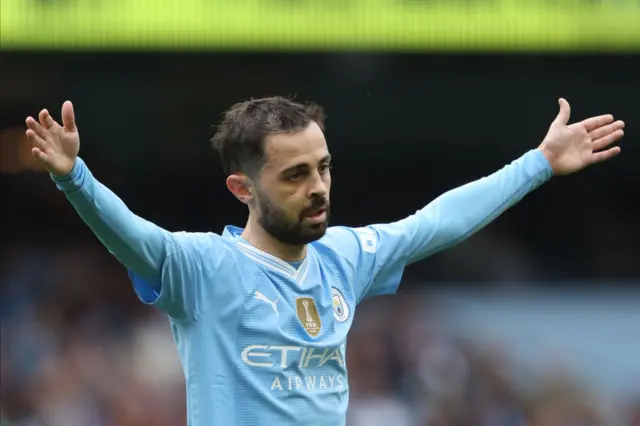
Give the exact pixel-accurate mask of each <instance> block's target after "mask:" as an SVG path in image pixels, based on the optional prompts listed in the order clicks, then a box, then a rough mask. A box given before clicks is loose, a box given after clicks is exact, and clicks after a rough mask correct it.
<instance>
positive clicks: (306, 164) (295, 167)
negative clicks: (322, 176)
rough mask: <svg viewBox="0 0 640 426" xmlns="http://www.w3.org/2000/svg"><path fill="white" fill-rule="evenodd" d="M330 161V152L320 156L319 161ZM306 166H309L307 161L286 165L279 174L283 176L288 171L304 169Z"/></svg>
mask: <svg viewBox="0 0 640 426" xmlns="http://www.w3.org/2000/svg"><path fill="white" fill-rule="evenodd" d="M330 161H331V154H327V155H326V156H324V157H323V158H322V160H320V163H328V162H330ZM308 168H309V164H308V163H299V164H296V165H294V166H291V167H287V168H286V169H284V170H283V171H281V172H280V173H279V174H280V175H281V176H284V175H287V174H288V173H291V172H293V171H297V170H304V169H308Z"/></svg>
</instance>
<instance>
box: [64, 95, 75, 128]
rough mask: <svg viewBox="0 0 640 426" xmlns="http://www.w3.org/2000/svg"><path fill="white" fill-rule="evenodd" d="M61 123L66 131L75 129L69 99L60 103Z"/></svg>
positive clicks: (71, 105)
mask: <svg viewBox="0 0 640 426" xmlns="http://www.w3.org/2000/svg"><path fill="white" fill-rule="evenodd" d="M62 125H63V126H64V129H65V130H66V131H68V132H73V131H75V130H76V116H75V114H74V113H73V104H72V103H71V101H66V102H65V103H64V104H62Z"/></svg>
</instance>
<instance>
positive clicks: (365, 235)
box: [317, 226, 378, 256]
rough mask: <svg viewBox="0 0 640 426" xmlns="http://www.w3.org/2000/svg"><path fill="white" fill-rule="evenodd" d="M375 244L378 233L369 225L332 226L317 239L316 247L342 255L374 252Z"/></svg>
mask: <svg viewBox="0 0 640 426" xmlns="http://www.w3.org/2000/svg"><path fill="white" fill-rule="evenodd" d="M377 244H378V234H377V232H376V230H375V229H374V228H373V227H370V226H364V227H358V228H352V227H348V226H332V227H330V228H329V229H328V230H327V233H326V234H325V235H324V236H323V237H322V238H321V239H320V240H318V241H317V246H318V247H321V248H323V249H325V250H330V251H334V252H337V253H338V254H340V255H342V256H345V255H349V254H351V255H359V254H360V253H375V251H376V248H377Z"/></svg>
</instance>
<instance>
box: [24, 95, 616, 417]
mask: <svg viewBox="0 0 640 426" xmlns="http://www.w3.org/2000/svg"><path fill="white" fill-rule="evenodd" d="M569 112H570V111H569V104H568V103H567V102H566V101H565V100H563V99H560V113H559V114H558V116H557V118H556V119H555V121H554V122H553V123H552V124H551V127H550V129H549V132H548V134H547V136H546V137H545V139H544V140H543V142H542V144H541V145H540V146H539V147H538V149H535V150H531V151H530V152H527V153H526V154H524V155H523V156H522V157H520V158H519V159H518V160H516V161H514V162H513V163H511V164H510V165H508V166H506V167H504V168H503V169H502V170H500V171H498V172H496V173H494V174H492V175H491V176H488V177H485V178H483V179H480V180H478V181H475V182H472V183H469V184H467V185H465V186H462V187H460V188H457V189H454V190H452V191H450V192H447V193H445V194H444V195H442V196H441V197H439V198H438V199H436V200H435V201H433V202H432V203H430V204H428V205H427V206H426V207H424V208H423V209H421V210H419V211H418V212H416V213H415V214H414V215H412V216H409V217H407V218H406V219H403V220H400V221H398V222H395V223H390V224H380V225H372V226H367V227H363V228H358V229H353V228H348V227H328V218H329V209H330V204H329V192H330V188H331V173H330V168H331V156H330V154H329V150H328V148H327V143H326V141H325V138H324V135H323V125H324V115H323V112H322V109H321V108H320V107H318V106H316V105H313V104H310V105H302V104H299V103H295V102H293V101H291V100H288V99H284V98H280V97H275V98H265V99H256V100H251V101H247V102H244V103H240V104H237V105H235V106H233V107H232V108H231V109H230V110H229V111H228V112H227V113H226V115H225V117H224V119H223V121H222V123H221V125H220V126H219V127H218V130H217V133H216V135H215V137H214V139H213V142H214V146H215V147H216V149H217V150H218V151H219V152H220V154H221V157H222V164H223V166H224V169H225V172H226V173H227V176H228V177H227V179H226V184H227V187H228V189H229V190H230V191H231V192H232V193H233V195H235V197H236V198H237V199H238V200H240V201H241V202H242V203H244V204H246V205H247V206H248V209H249V218H248V221H247V224H246V227H245V228H244V229H241V228H237V227H233V226H228V227H226V229H225V230H224V233H223V234H222V235H217V234H213V233H186V232H168V231H166V230H164V229H161V228H159V227H157V226H156V225H154V224H152V223H150V222H147V221H145V220H144V219H141V218H140V217H138V216H136V215H135V214H133V213H132V212H130V211H129V210H128V209H127V207H126V206H125V205H124V203H123V202H122V201H121V200H120V199H119V198H118V197H117V196H116V195H114V194H113V193H112V192H111V191H109V190H108V189H107V188H106V187H104V186H103V185H102V184H100V183H99V182H98V181H97V180H96V179H95V178H94V177H93V176H92V174H91V172H90V171H89V169H88V168H87V166H86V165H85V163H84V162H83V161H82V160H81V159H80V158H79V157H77V155H78V151H79V136H78V129H77V127H76V124H75V119H74V113H73V107H72V105H71V103H70V102H65V103H64V105H63V106H62V126H60V125H59V124H57V123H56V122H55V121H54V120H53V118H52V117H51V115H50V114H49V113H48V112H47V110H43V111H41V112H40V114H39V121H36V120H35V119H33V118H31V117H29V118H27V127H28V129H27V133H26V134H27V136H28V138H29V139H30V140H31V141H32V143H33V144H34V148H33V155H34V156H35V157H36V158H38V159H39V160H40V161H41V162H42V163H43V164H44V165H45V166H46V167H47V169H48V170H49V171H50V172H51V176H52V178H53V180H54V181H55V182H56V184H57V186H58V188H59V189H60V190H62V191H63V192H64V193H65V195H66V196H67V198H68V199H69V201H70V202H71V203H72V204H73V206H74V207H75V209H76V210H77V211H78V213H79V214H80V216H81V217H82V219H83V220H84V221H85V222H86V223H87V225H88V226H89V227H90V228H91V229H92V230H93V232H94V233H95V235H96V236H97V237H98V238H99V239H100V241H101V242H102V243H103V244H104V245H105V246H106V247H107V249H108V250H109V251H110V252H111V253H112V254H113V255H114V256H115V257H116V258H118V260H119V261H120V262H121V263H122V264H123V265H124V266H125V267H126V268H127V269H128V270H129V273H130V276H131V279H132V282H133V285H134V288H135V291H136V292H137V294H138V296H139V297H140V299H141V300H142V301H143V302H145V303H148V304H152V305H155V306H157V307H158V308H160V309H162V310H164V311H165V312H166V313H167V315H168V316H169V318H170V322H171V327H172V330H173V334H174V338H175V341H176V344H177V346H178V351H179V354H180V358H181V362H182V367H183V370H184V374H185V377H186V382H187V407H188V424H189V425H190V426H205V425H206V426H211V425H222V426H227V425H251V426H259V425H293V424H296V425H298V424H300V425H331V426H336V425H344V424H345V414H346V410H347V403H348V397H349V395H348V382H347V370H346V366H345V351H346V345H345V342H346V337H347V333H348V331H349V328H350V326H351V323H352V320H353V315H354V311H355V309H356V305H357V304H358V303H359V302H360V301H362V300H363V299H364V298H365V297H370V296H375V295H382V294H390V293H394V292H395V291H396V288H397V286H398V284H399V282H400V279H401V276H402V272H403V269H404V267H405V266H406V265H407V264H410V263H413V262H417V261H419V260H421V259H424V258H425V257H427V256H429V255H431V254H433V253H435V252H437V251H440V250H443V249H445V248H447V247H451V246H452V245H454V244H456V243H458V242H460V241H462V240H463V239H465V238H467V237H468V236H470V235H471V234H473V233H474V232H476V231H477V230H479V229H480V228H482V227H483V226H484V225H486V224H487V223H489V222H490V221H491V220H493V219H494V218H496V217H497V216H498V215H499V214H500V213H502V212H503V211H505V210H506V209H507V208H509V207H510V206H512V205H513V204H515V203H516V202H517V201H519V200H520V199H521V198H522V197H523V196H524V195H525V194H527V193H528V192H530V191H532V190H534V189H535V188H537V187H539V186H540V185H541V184H542V183H544V182H545V181H547V180H548V179H549V178H551V176H552V175H554V174H555V175H565V174H569V173H573V172H576V171H578V170H581V169H583V168H585V167H587V166H589V165H591V164H594V163H597V162H601V161H604V160H607V159H609V158H611V157H613V156H615V155H616V154H618V153H619V152H620V149H619V148H618V147H613V148H608V149H606V148H607V147H609V146H610V145H611V144H612V143H613V142H615V141H616V140H618V139H620V138H621V137H622V136H623V131H622V129H623V127H624V123H623V122H621V121H615V122H614V120H613V117H612V116H611V115H603V116H599V117H593V118H589V119H587V120H584V121H582V122H580V123H575V124H571V125H567V123H568V121H569Z"/></svg>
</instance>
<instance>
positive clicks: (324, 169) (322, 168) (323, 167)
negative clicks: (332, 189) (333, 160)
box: [318, 164, 331, 174]
mask: <svg viewBox="0 0 640 426" xmlns="http://www.w3.org/2000/svg"><path fill="white" fill-rule="evenodd" d="M329 170H331V164H322V165H321V166H320V167H319V168H318V171H319V172H320V173H321V174H325V173H326V172H328V171H329Z"/></svg>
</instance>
